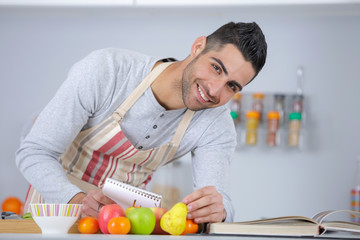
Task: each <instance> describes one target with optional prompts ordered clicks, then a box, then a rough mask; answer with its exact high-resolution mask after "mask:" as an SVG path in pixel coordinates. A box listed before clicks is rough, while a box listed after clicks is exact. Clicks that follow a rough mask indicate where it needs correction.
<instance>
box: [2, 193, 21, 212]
mask: <svg viewBox="0 0 360 240" xmlns="http://www.w3.org/2000/svg"><path fill="white" fill-rule="evenodd" d="M21 208H22V203H21V201H20V199H18V198H17V197H8V198H6V199H5V200H4V201H3V203H2V206H1V209H2V211H3V212H6V211H9V212H13V213H16V214H18V215H20V213H21Z"/></svg>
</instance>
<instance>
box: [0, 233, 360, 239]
mask: <svg viewBox="0 0 360 240" xmlns="http://www.w3.org/2000/svg"><path fill="white" fill-rule="evenodd" d="M2 239H4V240H5V239H6V240H11V239H22V240H35V239H47V240H60V239H66V240H69V239H74V240H78V239H86V240H88V239H141V240H154V239H156V240H157V239H160V240H161V239H192V240H204V239H211V240H220V239H229V240H231V239H243V240H245V239H250V240H266V239H271V240H276V239H279V240H287V239H288V240H289V239H360V235H359V234H357V235H351V234H345V233H332V234H327V235H322V236H318V237H314V238H312V237H274V236H272V237H261V236H221V235H218V236H216V235H201V234H195V235H186V236H171V235H132V234H128V235H110V234H64V235H42V234H38V233H0V240H2Z"/></svg>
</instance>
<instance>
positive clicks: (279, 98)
mask: <svg viewBox="0 0 360 240" xmlns="http://www.w3.org/2000/svg"><path fill="white" fill-rule="evenodd" d="M284 101H285V95H284V94H275V95H274V110H275V111H277V112H278V113H279V125H280V126H282V125H283V124H284V122H285V119H284V115H285V102H284Z"/></svg>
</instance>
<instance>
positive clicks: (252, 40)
mask: <svg viewBox="0 0 360 240" xmlns="http://www.w3.org/2000/svg"><path fill="white" fill-rule="evenodd" d="M229 43H230V44H234V45H235V46H236V47H237V48H238V49H239V51H240V52H241V53H242V54H243V56H244V58H245V60H246V61H248V62H250V63H251V65H252V66H253V68H254V70H255V73H256V74H255V76H256V75H257V74H258V73H259V72H260V70H261V69H262V68H263V66H264V64H265V61H266V55H267V44H266V40H265V36H264V34H263V32H262V31H261V29H260V27H259V26H258V25H257V24H256V23H255V22H252V23H243V22H238V23H234V22H229V23H227V24H225V25H223V26H221V27H220V28H219V29H217V30H216V31H215V32H213V33H212V34H210V35H209V36H207V41H206V46H205V49H204V50H203V51H202V54H204V53H206V52H209V51H210V50H215V51H219V50H221V49H222V47H224V45H225V44H229Z"/></svg>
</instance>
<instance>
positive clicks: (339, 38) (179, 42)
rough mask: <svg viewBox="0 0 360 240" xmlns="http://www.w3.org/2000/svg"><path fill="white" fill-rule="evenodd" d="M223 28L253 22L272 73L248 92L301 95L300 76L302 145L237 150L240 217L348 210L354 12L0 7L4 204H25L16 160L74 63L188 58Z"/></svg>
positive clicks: (354, 142) (354, 118) (357, 47)
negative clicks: (299, 82) (10, 199)
mask: <svg viewBox="0 0 360 240" xmlns="http://www.w3.org/2000/svg"><path fill="white" fill-rule="evenodd" d="M228 21H256V22H257V23H258V24H259V25H260V26H261V27H262V28H263V31H264V33H265V35H266V38H267V41H268V45H269V49H268V61H267V64H266V67H265V68H264V69H263V71H262V72H261V73H260V75H259V76H258V78H257V79H256V80H255V81H254V82H253V83H251V84H250V85H249V86H248V87H246V88H245V92H252V91H264V92H285V93H293V92H294V91H295V89H296V81H295V80H296V74H295V73H296V68H297V66H299V65H302V66H303V67H304V69H305V76H304V94H305V96H306V100H307V102H306V112H307V129H306V131H307V137H306V141H307V142H306V147H305V148H304V149H302V150H300V151H282V150H276V149H275V150H264V149H259V148H255V149H244V150H241V151H237V152H236V154H235V156H234V161H233V162H234V163H233V168H232V173H231V180H232V184H231V185H230V188H231V190H232V198H233V201H234V205H235V208H236V211H237V214H236V219H237V220H243V219H253V218H259V217H270V216H277V215H285V214H286V215H287V214H300V215H307V216H311V215H312V214H313V213H314V212H316V211H320V210H325V209H333V208H348V206H349V190H350V188H351V186H352V181H353V175H354V174H355V161H356V156H357V155H360V150H359V147H358V146H359V141H358V139H359V137H358V136H359V135H360V128H359V126H358V121H359V120H358V119H359V118H360V108H359V106H358V103H359V102H360V96H359V94H358V89H360V81H359V80H360V79H359V75H358V73H359V67H360V61H359V57H358V56H360V44H359V43H360V28H359V25H360V10H359V7H358V6H357V7H355V8H354V7H349V8H340V10H339V8H338V7H336V6H335V7H326V8H325V7H321V6H313V7H308V8H303V7H231V8H223V7H220V8H219V7H215V8H193V9H187V8H177V9H168V8H164V9H161V8H87V9H86V8H5V7H2V8H0V34H1V37H0V81H1V87H0V109H1V115H2V116H1V120H0V121H1V124H0V152H1V163H2V166H1V168H0V201H2V200H3V199H4V198H5V197H6V196H8V195H16V196H18V197H20V198H21V199H24V198H25V194H26V189H27V183H26V181H25V180H24V178H23V177H22V176H21V174H20V173H19V172H18V170H17V169H16V167H15V163H14V153H15V151H16V149H17V148H18V145H19V137H20V133H21V130H22V126H23V125H24V124H25V122H26V121H27V120H28V119H29V117H31V116H32V115H33V113H34V112H36V111H39V110H40V109H41V108H42V107H44V105H45V104H46V103H47V102H48V101H49V100H50V98H51V97H52V96H53V95H54V93H55V91H56V89H57V88H58V87H59V86H60V84H61V82H62V81H63V80H64V79H65V77H66V74H67V71H68V70H69V68H70V66H71V65H72V64H73V63H74V62H75V61H78V60H79V59H81V58H82V57H84V56H85V55H86V54H88V53H89V52H91V51H92V50H95V49H98V48H104V47H119V48H128V49H133V50H137V51H141V52H144V53H147V54H153V55H168V56H172V57H176V58H179V59H182V58H184V57H185V56H186V55H187V54H188V52H189V49H190V47H191V44H192V42H193V40H194V39H195V38H196V37H197V36H200V35H207V34H209V33H211V32H212V31H213V30H215V29H216V28H217V27H219V26H220V25H222V24H224V23H226V22H228Z"/></svg>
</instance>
